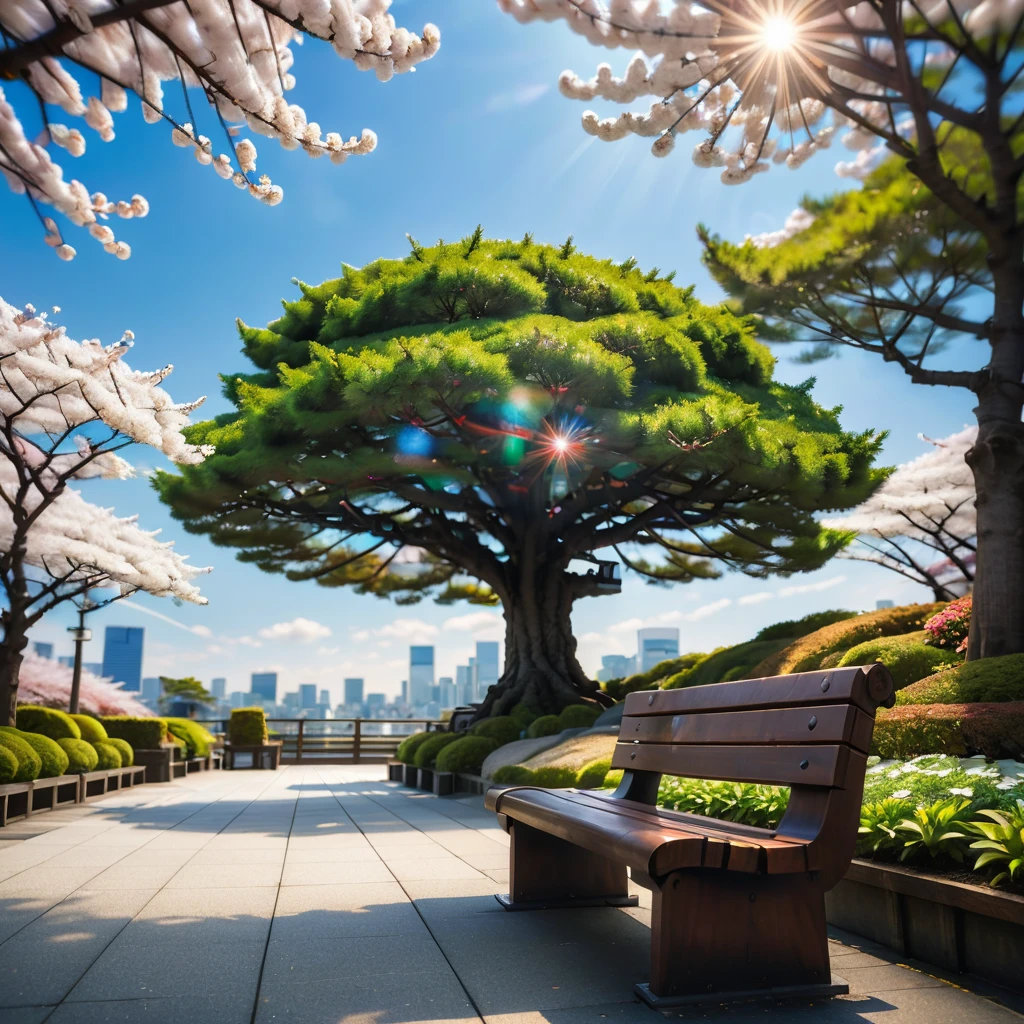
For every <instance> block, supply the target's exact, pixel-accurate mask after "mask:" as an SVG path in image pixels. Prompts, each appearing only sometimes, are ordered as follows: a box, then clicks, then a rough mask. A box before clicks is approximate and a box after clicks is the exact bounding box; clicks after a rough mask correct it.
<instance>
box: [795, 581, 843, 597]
mask: <svg viewBox="0 0 1024 1024" xmlns="http://www.w3.org/2000/svg"><path fill="white" fill-rule="evenodd" d="M845 582H846V577H845V576H831V577H830V578H829V579H827V580H818V582H817V583H801V584H799V585H797V586H795V587H783V588H782V589H781V590H780V591H779V597H796V595H797V594H816V593H818V591H819V590H831V589H832V588H833V587H838V586H839V584H840V583H845Z"/></svg>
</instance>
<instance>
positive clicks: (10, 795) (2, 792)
mask: <svg viewBox="0 0 1024 1024" xmlns="http://www.w3.org/2000/svg"><path fill="white" fill-rule="evenodd" d="M31 802H32V783H31V782H7V783H4V785H2V786H0V826H3V825H6V824H7V823H8V822H9V821H17V820H18V819H19V818H27V817H28V816H29V815H30V814H31V813H32V806H31Z"/></svg>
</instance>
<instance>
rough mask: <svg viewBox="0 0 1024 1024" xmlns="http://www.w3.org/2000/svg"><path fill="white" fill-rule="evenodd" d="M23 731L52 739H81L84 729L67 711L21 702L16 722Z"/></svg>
mask: <svg viewBox="0 0 1024 1024" xmlns="http://www.w3.org/2000/svg"><path fill="white" fill-rule="evenodd" d="M14 724H15V725H16V726H17V727H18V728H19V729H21V730H22V731H23V732H37V733H39V734H40V735H42V736H49V737H50V739H51V740H80V739H81V738H82V730H81V729H79V728H78V723H77V722H76V721H75V720H74V719H73V718H72V717H71V716H70V715H69V714H67V713H66V712H64V711H58V710H57V709H56V708H41V707H39V706H37V705H35V704H19V705H18V709H17V720H16V721H15V723H14Z"/></svg>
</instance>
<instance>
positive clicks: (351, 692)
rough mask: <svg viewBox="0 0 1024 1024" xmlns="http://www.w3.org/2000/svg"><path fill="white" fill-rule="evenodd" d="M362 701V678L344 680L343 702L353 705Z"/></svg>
mask: <svg viewBox="0 0 1024 1024" xmlns="http://www.w3.org/2000/svg"><path fill="white" fill-rule="evenodd" d="M362 703H363V681H362V679H346V680H345V704H346V705H351V706H352V707H354V706H355V705H356V704H362Z"/></svg>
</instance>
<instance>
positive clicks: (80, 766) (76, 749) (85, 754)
mask: <svg viewBox="0 0 1024 1024" xmlns="http://www.w3.org/2000/svg"><path fill="white" fill-rule="evenodd" d="M57 742H58V743H59V744H60V745H61V747H62V748H63V750H64V753H65V754H67V755H68V774H69V775H82V774H84V773H85V772H92V771H95V770H96V765H97V764H99V760H100V756H99V754H97V753H96V751H95V750H94V749H93V746H92V744H91V743H86V742H85V740H76V739H72V738H70V737H65V738H64V739H60V740H57Z"/></svg>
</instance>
